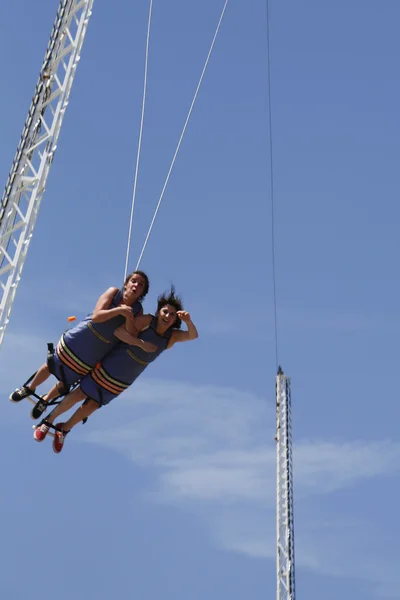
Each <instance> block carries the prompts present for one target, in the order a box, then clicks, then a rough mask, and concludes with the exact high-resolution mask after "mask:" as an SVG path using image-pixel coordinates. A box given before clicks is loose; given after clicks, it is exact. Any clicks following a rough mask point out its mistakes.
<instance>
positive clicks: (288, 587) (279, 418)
mask: <svg viewBox="0 0 400 600" xmlns="http://www.w3.org/2000/svg"><path fill="white" fill-rule="evenodd" d="M275 441H276V447H277V449H276V477H277V481H276V537H277V549H276V551H277V554H276V567H277V585H276V599H277V600H295V598H296V591H295V576H294V574H295V569H294V519H293V464H292V402H291V396H290V379H289V377H286V375H285V374H284V373H283V371H282V369H281V367H279V369H278V374H277V376H276V437H275Z"/></svg>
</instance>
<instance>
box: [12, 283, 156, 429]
mask: <svg viewBox="0 0 400 600" xmlns="http://www.w3.org/2000/svg"><path fill="white" fill-rule="evenodd" d="M148 291H149V279H148V277H147V275H146V274H145V273H143V271H134V272H133V273H131V274H130V275H128V277H127V278H126V280H125V283H124V286H123V288H122V290H119V289H118V288H115V287H111V288H109V289H108V290H107V291H105V292H104V294H102V295H101V296H100V298H99V299H98V301H97V303H96V306H95V308H94V311H93V314H91V315H88V316H87V317H86V318H85V319H84V320H83V321H81V322H80V323H79V324H78V325H77V326H76V327H73V328H72V329H69V330H67V331H66V332H65V333H64V334H63V336H62V337H61V340H60V341H59V343H58V345H57V348H56V350H55V352H53V353H52V354H51V355H50V356H49V358H48V362H47V363H45V364H44V365H42V366H41V367H40V369H39V370H38V371H37V372H36V373H35V375H34V377H33V379H32V381H30V383H29V387H28V385H27V383H28V382H27V383H25V384H24V385H23V386H21V387H20V388H19V389H17V390H16V391H15V392H14V393H13V394H11V396H10V400H11V401H12V402H20V401H21V400H23V399H24V398H27V397H28V396H30V395H31V394H35V390H36V388H37V386H39V385H40V384H42V383H43V382H44V381H46V379H48V377H50V374H53V375H54V376H55V377H56V378H57V379H58V380H59V383H57V384H56V385H55V386H54V387H53V388H52V389H51V390H50V392H49V393H48V394H46V395H45V396H44V397H43V398H40V399H39V401H38V402H37V403H36V405H35V406H34V408H33V409H32V412H31V416H32V418H33V419H38V418H39V417H40V416H41V415H42V414H43V412H44V411H45V410H46V407H47V402H49V401H50V400H53V399H54V398H56V397H57V396H58V395H63V394H66V393H68V390H69V388H70V386H72V385H74V384H77V383H78V382H79V380H80V379H82V378H83V377H85V376H86V375H87V374H88V373H90V371H91V370H92V369H93V368H94V367H95V366H96V364H97V363H98V362H99V361H101V360H102V359H103V358H104V357H105V356H106V355H107V354H108V353H109V352H110V351H111V350H112V349H113V348H114V347H115V346H116V345H117V344H118V343H119V341H120V340H119V339H118V338H117V337H116V336H115V335H114V332H115V330H116V329H117V328H119V327H120V326H122V325H123V324H125V328H126V332H128V333H129V332H132V333H136V329H135V327H134V325H133V319H134V317H135V316H137V315H142V314H143V308H142V304H141V301H142V300H143V298H144V297H145V296H146V294H147V293H148ZM122 329H124V328H122Z"/></svg>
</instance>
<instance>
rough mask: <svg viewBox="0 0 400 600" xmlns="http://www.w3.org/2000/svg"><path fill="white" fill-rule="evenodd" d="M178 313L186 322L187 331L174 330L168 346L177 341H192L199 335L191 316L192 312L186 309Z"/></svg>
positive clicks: (170, 346)
mask: <svg viewBox="0 0 400 600" xmlns="http://www.w3.org/2000/svg"><path fill="white" fill-rule="evenodd" d="M177 315H178V317H179V318H180V319H181V321H183V322H184V323H186V327H187V331H179V330H177V331H173V333H172V335H171V338H170V340H169V343H168V346H167V347H168V348H172V346H173V345H174V344H176V343H177V342H190V341H191V340H195V339H196V338H198V337H199V334H198V332H197V329H196V326H195V324H194V323H193V321H192V319H191V318H190V314H189V313H188V312H187V311H186V310H179V311H178V312H177Z"/></svg>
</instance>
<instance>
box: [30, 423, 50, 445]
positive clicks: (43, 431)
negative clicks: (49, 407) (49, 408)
mask: <svg viewBox="0 0 400 600" xmlns="http://www.w3.org/2000/svg"><path fill="white" fill-rule="evenodd" d="M48 433H49V426H48V425H47V424H46V423H45V422H44V423H42V424H41V425H39V427H38V428H37V429H35V431H34V433H33V437H34V439H35V440H36V441H37V442H43V440H44V439H45V437H46V435H47V434H48Z"/></svg>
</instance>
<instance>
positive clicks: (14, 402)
mask: <svg viewBox="0 0 400 600" xmlns="http://www.w3.org/2000/svg"><path fill="white" fill-rule="evenodd" d="M14 393H15V392H13V394H14ZM12 396H13V395H12V394H11V396H10V397H9V400H10V402H12V403H13V404H19V403H20V402H22V400H30V401H31V402H32V398H31V397H30V396H24V397H23V398H21V399H20V400H14V398H13V397H12Z"/></svg>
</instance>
